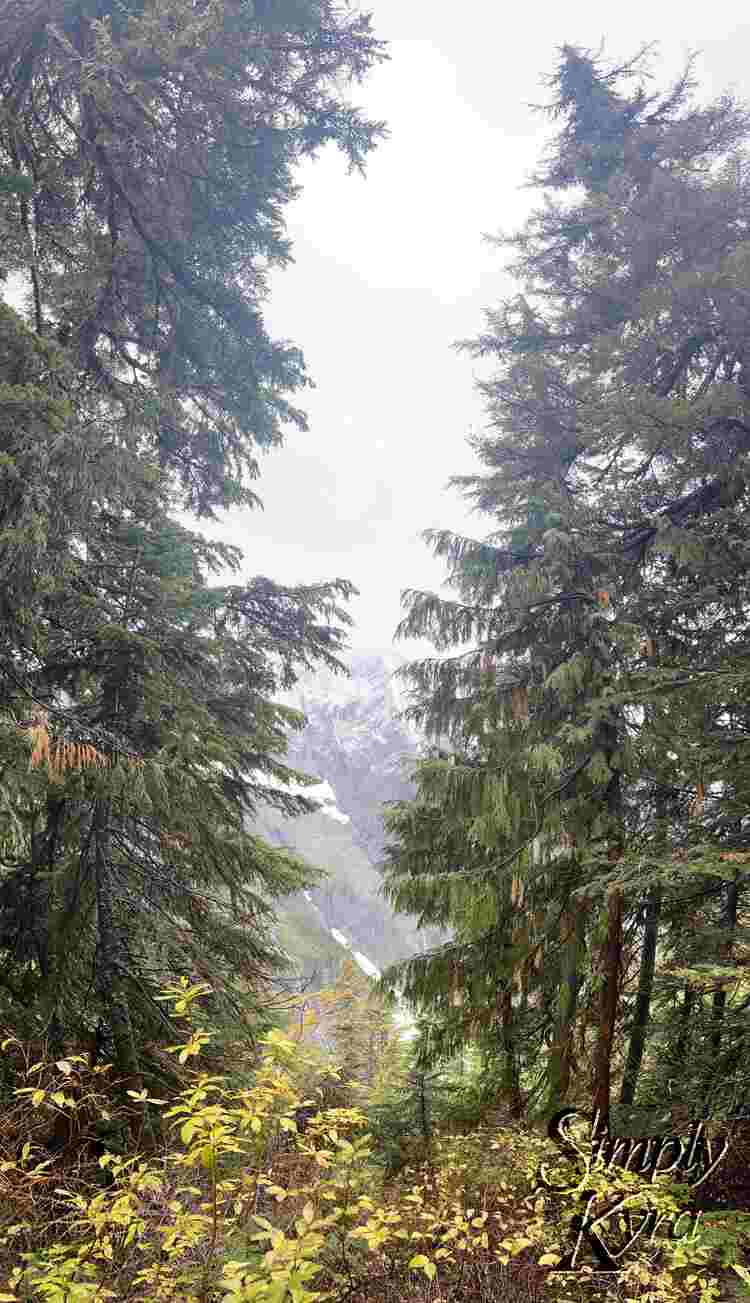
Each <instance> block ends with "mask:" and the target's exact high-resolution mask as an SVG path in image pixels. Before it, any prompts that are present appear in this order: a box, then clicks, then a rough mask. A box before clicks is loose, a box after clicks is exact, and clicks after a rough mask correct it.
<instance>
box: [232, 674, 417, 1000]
mask: <svg viewBox="0 0 750 1303" xmlns="http://www.w3.org/2000/svg"><path fill="white" fill-rule="evenodd" d="M403 661H404V658H401V657H398V656H396V655H394V654H393V653H392V652H377V651H374V652H368V653H362V652H359V653H353V654H351V656H350V659H349V661H348V665H349V668H350V671H351V677H350V678H348V679H344V678H343V677H341V676H338V675H333V674H330V673H328V672H320V673H315V674H311V675H309V676H306V677H305V678H304V679H302V680H300V682H299V683H298V684H297V685H296V687H295V689H294V690H293V692H292V693H290V694H288V695H287V696H286V697H285V698H284V700H285V702H286V703H287V704H289V705H293V706H294V707H295V708H296V709H299V710H300V711H302V713H303V714H304V715H305V716H306V717H307V725H306V727H305V728H304V729H303V730H302V731H301V732H299V733H293V734H291V736H290V743H289V752H288V756H287V761H288V763H289V765H290V766H291V767H293V768H295V769H298V770H301V771H302V772H303V773H307V774H311V775H314V776H316V777H317V778H318V779H319V780H320V781H319V783H318V785H317V786H316V787H314V788H308V789H306V792H305V794H306V795H307V796H309V797H311V798H312V799H313V800H316V801H318V802H320V809H319V810H318V811H316V813H314V814H310V815H304V816H302V817H300V818H298V819H286V818H284V816H282V815H280V814H278V813H277V812H276V811H271V810H263V809H262V808H259V810H258V813H257V817H256V819H255V820H254V823H253V826H254V828H255V829H256V830H257V832H258V833H259V834H260V835H261V836H263V837H265V838H266V840H268V841H271V842H273V843H275V844H276V845H284V846H288V847H290V848H292V849H294V850H295V851H296V852H297V853H299V854H301V855H302V856H303V857H304V858H305V859H306V860H307V861H308V862H309V863H310V864H312V865H314V866H315V867H317V868H320V869H324V870H326V872H327V874H328V877H327V878H326V879H325V880H324V881H323V883H322V884H321V885H320V886H319V887H316V888H314V889H311V890H310V891H307V892H303V893H300V894H299V895H297V896H294V897H290V898H289V899H288V900H287V901H285V902H283V904H282V907H281V909H280V910H279V920H280V922H279V940H280V941H281V943H282V945H283V946H284V948H285V949H286V950H287V951H288V953H289V954H290V955H291V956H292V957H293V959H294V965H295V968H296V970H297V971H298V972H299V973H300V975H302V976H304V977H305V978H306V979H308V980H310V979H315V978H317V979H319V980H322V981H323V982H328V981H330V980H331V979H332V978H333V977H334V976H335V975H336V972H337V971H338V968H339V965H340V962H341V959H342V957H343V953H344V950H345V949H348V950H349V951H350V952H351V953H352V955H353V957H354V958H355V960H356V962H357V963H358V964H359V966H360V967H361V968H362V969H363V971H365V972H367V971H368V970H369V971H370V972H371V973H372V972H374V971H376V970H381V969H384V968H386V967H387V966H388V965H389V964H391V963H393V962H395V961H396V960H398V959H402V958H406V957H407V956H408V955H410V954H414V953H415V952H417V951H420V950H424V949H426V948H428V947H429V946H432V945H435V944H437V943H438V941H439V940H440V939H441V938H440V937H439V935H438V934H437V933H436V932H435V931H434V930H430V929H425V930H418V928H417V925H416V924H417V920H416V919H412V918H409V917H406V916H403V915H395V914H394V913H393V911H392V910H391V908H390V906H389V905H388V903H387V901H386V900H385V899H384V898H383V897H382V895H381V894H380V890H381V877H380V874H379V873H378V871H377V867H376V866H377V864H378V862H379V860H380V859H381V856H382V851H383V846H384V842H385V832H384V828H383V818H382V805H383V802H385V801H392V800H405V799H409V798H410V797H411V796H412V795H413V790H414V789H413V786H412V784H411V783H410V782H409V779H408V769H409V766H410V764H411V763H412V762H413V761H414V759H415V757H416V756H417V755H418V754H419V749H420V742H419V738H418V735H417V734H416V733H414V732H413V731H412V730H411V729H410V728H409V727H408V726H407V725H405V724H404V723H403V722H401V721H400V720H399V719H398V718H397V715H398V713H399V711H400V710H402V709H403V706H404V698H403V695H402V693H401V692H400V690H399V685H398V682H397V681H395V680H394V679H393V673H394V671H395V670H396V669H397V668H398V666H399V665H400V664H403Z"/></svg>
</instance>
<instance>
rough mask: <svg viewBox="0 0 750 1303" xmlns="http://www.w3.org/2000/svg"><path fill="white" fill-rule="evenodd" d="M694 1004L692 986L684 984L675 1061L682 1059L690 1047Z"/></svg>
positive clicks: (679, 1061)
mask: <svg viewBox="0 0 750 1303" xmlns="http://www.w3.org/2000/svg"><path fill="white" fill-rule="evenodd" d="M694 1004H695V991H694V990H693V988H692V986H686V987H685V991H684V994H683V997H682V1013H681V1015H680V1030H679V1033H678V1036H677V1045H676V1047H675V1048H676V1051H677V1055H676V1057H677V1062H678V1064H679V1063H681V1062H682V1061H683V1059H684V1058H685V1055H686V1054H687V1052H688V1050H689V1048H690V1026H691V1018H692V1015H693V1005H694Z"/></svg>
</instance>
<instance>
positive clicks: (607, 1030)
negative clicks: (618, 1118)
mask: <svg viewBox="0 0 750 1303" xmlns="http://www.w3.org/2000/svg"><path fill="white" fill-rule="evenodd" d="M622 905H623V902H622V892H621V891H619V890H615V891H613V892H611V893H610V897H609V901H608V904H607V940H606V942H605V944H604V947H603V950H602V978H603V981H602V992H601V1004H600V1012H599V1038H598V1040H597V1044H596V1051H595V1057H594V1101H593V1103H594V1113H595V1114H596V1113H597V1112H598V1114H599V1125H600V1126H601V1127H604V1126H609V1114H610V1101H611V1075H612V1047H613V1044H614V1039H615V1024H616V1021H617V1005H618V994H619V985H620V964H621V959H622Z"/></svg>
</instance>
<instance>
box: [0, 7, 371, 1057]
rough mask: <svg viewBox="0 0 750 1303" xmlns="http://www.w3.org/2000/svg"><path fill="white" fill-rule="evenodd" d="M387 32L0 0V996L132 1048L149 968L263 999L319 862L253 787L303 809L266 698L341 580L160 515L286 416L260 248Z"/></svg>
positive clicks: (235, 15)
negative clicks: (283, 580)
mask: <svg viewBox="0 0 750 1303" xmlns="http://www.w3.org/2000/svg"><path fill="white" fill-rule="evenodd" d="M383 57H385V55H384V51H383V46H382V43H381V42H378V41H377V40H375V38H374V37H373V35H372V31H371V25H370V19H369V17H368V16H367V15H366V14H361V13H358V14H353V13H350V12H348V11H347V12H344V11H341V10H340V9H339V8H338V7H337V6H335V5H333V4H331V3H328V0H309V3H308V2H307V0H305V3H303V4H297V3H294V4H287V3H285V0H279V2H278V3H276V0H272V2H271V3H266V2H265V0H263V3H260V0H257V2H256V3H254V4H245V3H244V0H240V2H239V3H234V0H226V3H224V2H223V0H222V3H220V4H219V5H216V6H213V7H211V8H209V9H206V10H203V11H201V12H200V13H198V11H196V10H195V9H194V8H193V7H190V6H187V7H185V6H183V5H182V4H181V3H180V2H179V0H178V3H177V4H172V3H171V0H168V2H167V3H166V4H164V3H162V2H161V0H158V2H156V3H154V4H146V6H145V7H144V6H143V5H136V6H132V5H127V4H126V5H125V6H124V7H123V6H121V5H120V6H114V7H112V6H110V7H109V8H108V7H107V6H106V5H105V6H104V8H102V7H101V6H99V8H98V9H97V11H96V13H94V12H93V11H91V12H89V11H86V9H85V6H84V7H83V8H80V7H79V9H78V10H76V12H75V13H73V11H71V10H70V9H69V7H66V6H65V5H64V4H60V5H58V6H57V7H55V6H54V5H53V6H52V8H47V9H46V10H45V11H44V12H43V13H42V12H41V11H40V10H38V8H35V7H34V5H32V4H28V3H26V2H25V0H21V2H20V3H19V4H17V5H13V6H11V8H10V9H7V10H6V11H4V13H3V15H2V16H0V101H1V104H2V107H1V108H0V180H1V181H2V185H1V187H0V188H1V191H2V193H1V194H0V205H1V211H0V234H1V235H2V239H3V252H2V258H3V261H2V265H0V276H2V277H7V276H10V275H12V276H14V277H16V283H17V280H18V277H21V279H22V281H23V283H24V284H25V285H26V287H27V297H26V302H25V304H24V307H23V310H22V311H20V312H18V311H15V310H13V309H11V308H10V307H9V306H7V305H0V578H2V580H3V581H4V586H3V592H2V595H0V603H1V605H0V763H1V764H2V767H3V784H2V797H1V798H0V837H1V838H2V874H1V877H0V961H1V964H0V967H1V972H0V987H1V988H2V995H1V996H0V1000H1V1001H2V1018H3V1021H4V1022H5V1023H6V1025H7V1024H10V1026H11V1027H13V1028H14V1029H15V1030H21V1031H24V1032H26V1033H30V1032H33V1033H35V1034H36V1033H38V1032H40V1031H43V1032H46V1033H47V1034H49V1036H50V1037H51V1038H52V1039H53V1041H54V1040H58V1039H62V1038H70V1037H72V1038H75V1037H76V1036H78V1035H79V1034H80V1032H81V1030H82V1028H85V1027H86V1026H87V1025H88V1026H89V1027H90V1026H91V1025H92V1024H96V1023H97V1022H98V1024H99V1027H100V1030H101V1032H102V1036H103V1038H104V1040H105V1042H106V1045H105V1053H107V1054H111V1056H112V1057H113V1058H114V1060H115V1062H116V1064H117V1066H118V1068H119V1069H120V1070H121V1072H122V1073H123V1074H129V1075H130V1076H131V1077H132V1076H134V1075H136V1073H137V1070H138V1068H139V1066H140V1065H141V1064H142V1062H143V1052H144V1046H145V1045H146V1043H147V1042H149V1041H154V1040H158V1039H159V1038H160V1037H161V1038H163V1036H164V1035H166V1036H167V1038H168V1039H173V1033H172V1029H170V1028H169V1026H168V1025H167V1020H166V1019H165V1016H164V1013H163V1011H162V1006H161V1005H160V1004H159V1003H158V1001H157V999H156V995H157V993H158V990H159V988H160V986H161V985H162V983H163V982H164V981H169V980H172V981H173V980H174V979H175V977H177V976H179V975H182V974H183V973H185V972H186V971H187V972H188V974H189V975H193V976H199V977H201V978H202V979H204V980H206V981H208V983H209V984H210V985H211V986H212V989H213V993H214V999H213V1008H214V1013H215V1014H217V1016H218V1013H219V1011H220V1009H221V1007H222V1005H223V1010H224V1014H225V1015H228V1013H230V1012H231V1011H234V1015H235V1017H236V1016H237V1014H238V1013H242V1014H243V1016H244V1015H246V1014H247V1013H248V1011H249V1012H250V1014H251V1016H252V1011H253V1005H254V1004H256V1005H257V1000H258V998H260V993H261V992H262V990H263V987H264V984H266V983H267V981H268V979H269V975H270V974H271V973H272V971H273V969H274V966H275V965H276V966H277V965H278V964H279V962H281V961H282V959H283V956H282V955H281V954H280V951H279V947H278V945H277V944H276V943H275V941H274V936H273V927H272V925H273V914H272V910H271V903H272V901H273V899H274V897H277V896H278V895H280V894H284V893H286V892H288V891H291V890H294V889H297V888H298V887H299V886H301V885H303V883H304V881H306V875H307V873H308V872H309V871H308V870H307V869H306V868H305V866H303V865H302V864H301V862H299V861H298V860H297V859H295V858H294V857H292V856H290V855H288V854H287V853H286V852H284V851H281V850H278V849H274V848H271V847H269V846H266V845H265V844H264V843H262V842H261V841H260V840H259V839H258V838H256V837H254V836H252V835H251V834H250V833H249V832H248V830H247V818H248V816H249V815H250V814H251V813H252V810H253V807H254V804H255V803H256V802H258V801H270V802H272V803H275V804H277V805H279V806H280V807H281V808H282V809H284V810H285V812H287V813H296V812H300V811H307V810H309V809H310V808H311V806H310V803H309V802H308V801H306V800H305V799H304V798H303V797H291V796H288V795H286V794H285V793H284V792H283V790H279V789H280V785H283V783H284V782H285V780H287V779H288V778H289V777H290V775H291V776H292V777H294V778H295V779H299V778H301V777H302V776H301V775H298V774H293V775H292V773H291V771H289V770H288V769H287V767H286V766H285V765H284V763H283V754H284V750H285V745H286V740H285V739H286V730H287V729H288V728H289V727H294V726H295V725H298V724H299V723H300V722H301V717H299V716H298V715H296V713H295V712H291V711H288V710H285V709H284V708H282V707H280V706H278V705H277V704H276V703H275V701H274V698H275V696H276V694H277V693H278V691H279V690H282V689H286V688H289V687H290V686H291V685H292V683H293V682H294V681H295V678H296V675H297V674H298V673H299V671H300V670H301V669H303V668H305V667H308V666H310V665H313V664H315V663H317V662H320V661H322V662H323V663H324V664H325V665H327V666H328V667H329V668H333V669H336V668H341V665H340V661H339V660H338V656H337V653H338V652H339V651H340V650H341V648H342V646H343V637H344V633H345V628H346V625H347V624H348V623H349V622H350V621H349V618H348V616H347V615H346V613H345V611H344V608H343V603H344V602H345V601H346V600H347V598H348V597H349V596H350V595H351V593H352V591H353V589H352V586H351V585H350V584H348V583H347V582H346V581H344V580H335V581H333V582H331V583H328V584H319V585H313V586H308V587H299V586H295V587H284V586H283V585H280V584H275V583H272V582H271V581H270V580H268V579H265V578H263V577H256V578H254V579H250V580H245V581H244V582H239V581H238V580H237V571H238V569H239V565H240V553H239V551H238V550H237V549H234V548H227V547H222V546H219V545H212V544H209V543H207V542H206V541H205V540H204V539H202V538H201V537H200V536H199V535H197V534H195V533H193V532H191V531H190V530H188V529H186V528H185V527H183V526H181V525H179V524H178V523H177V521H176V518H175V516H176V512H177V511H178V510H181V509H182V510H184V509H189V510H192V511H193V512H195V513H197V514H198V515H199V516H200V515H202V516H205V517H210V516H212V515H213V514H214V512H215V510H216V509H218V508H223V507H227V506H230V505H233V504H242V503H244V504H246V505H255V504H256V503H257V501H258V499H257V498H256V496H255V494H254V493H253V492H252V490H251V487H250V485H251V483H252V481H253V479H254V478H255V477H256V476H257V464H256V460H255V452H256V451H257V449H258V448H259V447H263V448H267V447H269V446H272V445H274V444H278V443H279V442H280V439H281V430H282V426H283V424H284V423H288V422H291V423H293V424H294V423H296V424H297V425H298V426H300V427H304V416H303V414H302V413H301V412H300V411H299V410H298V409H297V408H296V407H294V406H292V404H291V401H290V398H291V396H292V395H293V394H294V393H295V392H296V391H298V390H299V389H300V388H301V387H302V386H303V385H304V384H306V383H308V380H307V377H306V374H305V371H304V365H303V361H302V356H301V354H300V352H299V350H297V349H296V348H294V347H292V346H291V345H289V344H287V343H283V342H274V341H272V340H271V339H270V338H269V336H268V334H267V332H266V329H265V326H264V322H263V303H264V300H265V297H266V294H267V274H268V271H269V269H270V268H271V267H273V266H279V265H284V263H285V262H287V261H288V260H289V258H290V256H291V255H290V246H289V242H288V240H287V239H286V236H285V233H284V227H283V208H284V205H285V204H286V203H287V202H288V201H289V199H291V198H292V197H293V196H294V194H295V193H296V188H295V183H294V180H293V169H294V167H295V165H296V164H297V163H299V162H300V160H302V159H303V158H305V157H310V156H314V155H315V153H316V152H317V150H318V149H319V148H320V147H322V146H323V145H325V144H326V143H335V144H337V145H338V146H339V147H340V148H341V149H342V150H343V151H344V153H345V154H346V156H347V157H348V159H349V161H350V163H351V165H352V166H353V167H361V166H362V164H363V160H364V158H365V156H366V155H367V153H368V152H369V150H370V149H371V148H372V146H373V144H374V143H375V141H376V140H377V139H378V137H379V136H381V135H382V134H383V128H382V125H381V124H379V123H375V122H372V121H370V120H369V119H367V118H366V117H365V116H364V115H363V114H362V113H361V112H360V111H359V110H358V109H356V108H355V107H353V106H352V105H351V103H350V102H349V100H348V98H347V93H346V86H347V84H351V83H353V82H356V81H358V80H360V79H361V77H362V76H363V75H364V74H365V73H366V71H367V69H368V68H369V67H371V66H372V65H373V63H375V62H377V61H378V60H379V59H381V58H383ZM227 570H228V571H229V572H230V574H231V573H232V572H233V573H234V579H235V582H228V581H226V580H225V581H224V582H216V575H217V573H218V572H220V571H227ZM248 996H249V997H250V1002H249V1004H248Z"/></svg>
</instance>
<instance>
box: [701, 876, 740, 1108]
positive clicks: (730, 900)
mask: <svg viewBox="0 0 750 1303" xmlns="http://www.w3.org/2000/svg"><path fill="white" fill-rule="evenodd" d="M726 889H727V894H726V900H725V901H724V909H723V910H722V923H723V925H724V928H725V936H724V939H723V940H722V944H721V947H720V951H719V958H720V960H721V961H722V962H724V963H728V962H729V961H730V960H731V956H732V940H733V937H734V931H735V928H736V927H737V906H738V901H739V883H738V882H737V880H736V879H735V881H734V882H728V883H727V884H726ZM726 1004H727V991H726V987H725V986H723V985H722V986H720V987H719V989H718V990H717V991H716V993H715V994H714V998H713V1017H712V1029H711V1054H710V1056H709V1066H708V1070H707V1072H706V1078H705V1084H704V1088H703V1103H704V1106H705V1108H706V1109H707V1108H708V1107H709V1106H710V1101H711V1095H712V1093H713V1090H714V1088H715V1086H716V1085H717V1084H718V1081H719V1071H718V1070H717V1063H718V1062H719V1051H720V1049H721V1038H722V1033H723V1031H724V1011H725V1009H726Z"/></svg>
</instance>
